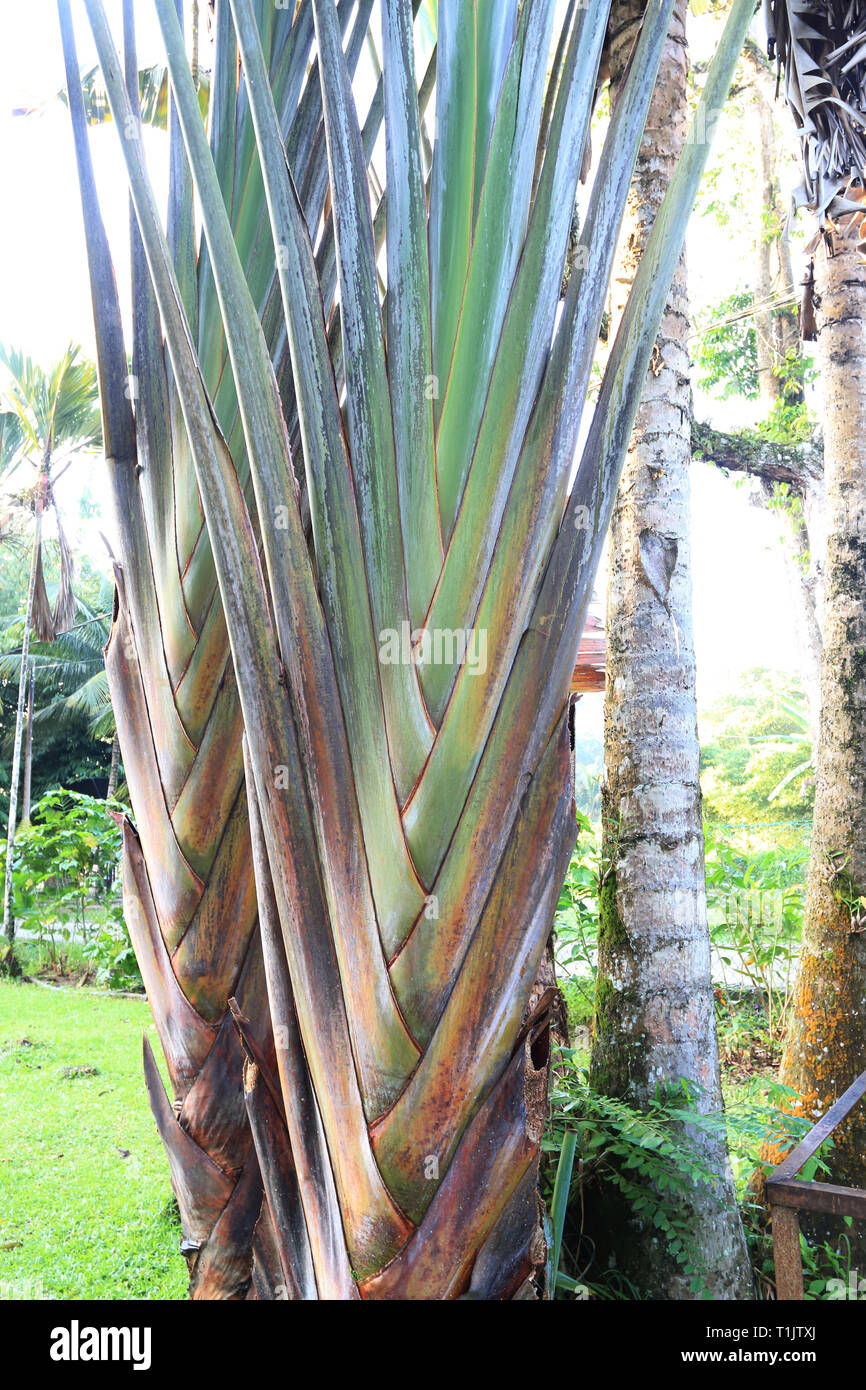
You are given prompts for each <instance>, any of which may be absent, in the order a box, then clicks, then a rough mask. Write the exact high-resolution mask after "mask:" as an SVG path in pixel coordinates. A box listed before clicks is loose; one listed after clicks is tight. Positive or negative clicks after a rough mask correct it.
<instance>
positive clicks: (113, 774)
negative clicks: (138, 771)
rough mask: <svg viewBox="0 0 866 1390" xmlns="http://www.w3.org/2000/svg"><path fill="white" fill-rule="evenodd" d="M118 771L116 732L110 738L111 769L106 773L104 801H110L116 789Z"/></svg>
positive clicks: (118, 752)
mask: <svg viewBox="0 0 866 1390" xmlns="http://www.w3.org/2000/svg"><path fill="white" fill-rule="evenodd" d="M119 773H120V741H119V739H118V737H117V734H115V735H114V738H113V739H112V740H111V770H110V772H109V774H108V787H107V788H106V792H105V799H106V801H110V800H111V798H112V797H113V796H114V793H115V792H116V791H117V778H118V775H119Z"/></svg>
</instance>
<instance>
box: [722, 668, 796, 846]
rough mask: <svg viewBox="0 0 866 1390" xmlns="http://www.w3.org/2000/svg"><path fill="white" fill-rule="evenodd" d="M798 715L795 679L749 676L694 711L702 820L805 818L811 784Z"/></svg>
mask: <svg viewBox="0 0 866 1390" xmlns="http://www.w3.org/2000/svg"><path fill="white" fill-rule="evenodd" d="M805 710H806V705H805V696H804V694H803V688H802V684H801V682H800V681H799V679H798V678H797V677H796V676H790V675H787V674H784V673H782V672H778V671H768V670H764V669H756V670H752V671H747V672H745V673H744V675H743V677H742V678H741V681H740V684H739V686H738V688H736V689H735V690H732V691H731V692H730V693H729V694H727V695H724V696H722V697H721V698H720V699H717V700H715V701H714V702H713V704H712V705H711V706H710V707H709V708H708V709H706V710H703V711H701V718H700V724H701V744H702V747H701V789H702V791H703V796H704V813H705V815H706V816H707V819H708V820H710V821H722V822H726V823H728V824H737V823H740V822H750V823H759V822H764V823H769V822H775V821H781V820H808V819H810V818H811V814H812V804H813V801H814V784H813V780H812V778H811V776H810V775H809V773H810V768H809V760H810V758H811V743H810V739H809V734H808V724H807V721H806V713H805ZM789 774H795V775H792V776H790V778H789Z"/></svg>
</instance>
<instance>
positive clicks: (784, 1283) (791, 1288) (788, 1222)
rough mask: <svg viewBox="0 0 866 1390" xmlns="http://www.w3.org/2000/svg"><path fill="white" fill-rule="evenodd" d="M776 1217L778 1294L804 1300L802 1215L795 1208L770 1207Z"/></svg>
mask: <svg viewBox="0 0 866 1390" xmlns="http://www.w3.org/2000/svg"><path fill="white" fill-rule="evenodd" d="M770 1214H771V1217H772V1221H773V1262H774V1264H775V1266H776V1298H777V1300H778V1301H779V1302H780V1303H781V1302H787V1303H791V1302H796V1303H802V1302H803V1261H802V1259H801V1258H800V1219H799V1217H798V1215H797V1211H796V1208H794V1207H782V1206H773V1205H771V1207H770Z"/></svg>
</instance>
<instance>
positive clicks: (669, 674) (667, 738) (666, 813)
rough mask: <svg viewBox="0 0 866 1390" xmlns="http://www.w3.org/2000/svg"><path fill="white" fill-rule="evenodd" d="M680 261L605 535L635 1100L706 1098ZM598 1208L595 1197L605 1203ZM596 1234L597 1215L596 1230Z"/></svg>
mask: <svg viewBox="0 0 866 1390" xmlns="http://www.w3.org/2000/svg"><path fill="white" fill-rule="evenodd" d="M686 8H687V5H686V0H678V4H677V5H676V7H675V12H674V19H673V23H672V27H671V30H670V34H669V38H668V42H667V47H666V50H665V54H664V57H663V59H662V69H661V75H660V78H659V82H658V84H657V87H656V92H655V96H654V98H653V105H652V107H651V109H650V116H649V120H648V122H647V132H646V136H645V139H644V143H643V146H642V148H641V153H640V155H639V158H638V164H637V168H636V171H635V176H634V181H633V186H632V193H631V197H630V202H629V209H628V214H627V219H626V224H625V228H624V233H623V237H622V241H621V249H620V253H619V258H618V268H617V272H616V275H615V280H614V293H615V296H616V297H618V300H619V302H618V303H615V304H614V309H615V313H616V312H619V311H621V307H622V302H623V300H624V299H625V297H626V295H627V292H628V287H629V285H630V283H631V281H632V278H633V276H634V270H635V265H636V262H637V260H638V258H639V257H640V254H641V251H642V249H643V247H644V245H645V242H646V238H647V235H648V233H649V229H650V227H651V225H652V222H653V219H654V217H655V215H656V213H657V211H658V208H659V205H660V203H661V199H662V196H663V194H664V189H665V186H666V184H667V181H668V179H669V178H670V176H671V172H672V169H673V167H674V164H675V161H676V159H677V156H678V154H679V152H680V150H681V148H682V145H683V141H684V138H685V132H686V124H687V95H686V73H687V60H686V49H685V16H686ZM642 11H643V6H642V4H640V3H637V0H623V3H620V4H619V5H617V6H616V8H615V11H614V18H613V21H612V23H613V32H614V37H613V40H612V44H611V78H612V82H613V83H614V84H616V83H617V82H618V81H619V79H620V77H621V74H622V72H623V68H624V64H625V61H626V59H627V57H628V51H629V47H630V44H631V41H632V39H633V34H634V26H635V25H636V23H637V22H638V21H639V19H640V17H641V14H642ZM687 336H688V302H687V298H686V271H685V264H684V261H682V260H681V262H680V265H679V268H678V270H677V273H676V276H675V278H674V283H673V287H672V290H671V295H670V299H669V301H668V304H667V308H666V311H665V314H664V317H663V319H662V324H661V329H660V332H659V335H658V339H657V343H656V349H655V353H654V358H653V364H652V368H651V370H650V372H649V374H648V376H647V379H646V385H645V389H644V395H643V400H642V403H641V407H640V410H639V412H638V417H637V421H636V424H635V428H634V432H633V434H632V439H631V445H630V449H629V453H628V457H627V460H626V466H625V469H624V473H623V479H622V481H621V483H620V489H619V494H618V497H617V503H616V508H615V510H614V516H613V521H612V526H611V536H610V560H609V565H610V570H609V576H610V577H609V587H608V610H607V643H608V648H607V650H608V658H607V686H606V699H605V775H604V780H603V784H602V818H603V835H604V850H603V853H604V863H605V864H606V865H608V866H609V867H608V868H607V870H606V874H605V878H604V882H603V886H602V902H601V923H600V928H599V960H598V980H597V994H596V1013H595V1035H594V1041H593V1050H592V1064H591V1073H590V1074H591V1078H592V1081H593V1084H594V1085H595V1086H596V1087H597V1088H598V1089H600V1090H602V1091H603V1092H604V1093H605V1094H607V1095H612V1096H619V1097H625V1098H627V1099H628V1100H629V1102H630V1103H631V1104H634V1105H637V1106H646V1105H647V1104H649V1102H651V1101H652V1099H653V1098H654V1096H655V1093H656V1088H657V1087H658V1086H659V1085H662V1086H664V1085H672V1086H675V1085H676V1084H677V1083H678V1082H679V1080H680V1079H684V1080H686V1081H689V1082H693V1083H698V1085H699V1086H700V1087H701V1092H700V1101H699V1104H700V1108H701V1109H702V1110H703V1111H705V1112H706V1111H711V1112H716V1113H718V1112H720V1111H721V1110H722V1108H723V1104H722V1098H721V1087H720V1078H719V1061H718V1048H717V1042H716V1032H715V1018H714V1001H713V989H712V980H711V976H710V941H709V931H708V925H707V907H706V889H705V880H704V844H703V828H702V822H701V793H700V785H699V781H698V760H699V747H698V734H697V712H696V702H695V665H694V649H693V639H692V612H691V565H690V544H689V526H690V510H689V464H690V462H691V442H690V438H691V436H690V427H691V419H690V391H689V361H688V352H687V348H686V340H687ZM691 1137H692V1139H693V1141H694V1142H695V1144H696V1145H697V1147H698V1148H699V1149H700V1151H701V1153H702V1156H703V1158H704V1160H705V1162H706V1163H707V1164H708V1165H709V1166H710V1167H711V1168H712V1170H713V1171H714V1172H715V1173H716V1174H718V1184H717V1187H716V1188H715V1189H713V1188H712V1187H703V1188H699V1187H696V1188H695V1190H694V1191H693V1192H692V1193H691V1194H690V1196H689V1197H688V1198H687V1199H682V1204H683V1215H685V1216H686V1217H687V1219H688V1222H689V1224H690V1226H691V1227H692V1229H693V1231H694V1235H695V1243H696V1245H697V1246H698V1247H699V1248H700V1250H701V1251H702V1252H703V1256H704V1260H705V1264H706V1272H705V1276H704V1279H705V1286H706V1288H707V1289H708V1290H709V1291H710V1294H711V1296H712V1297H713V1298H716V1299H719V1298H746V1297H749V1296H750V1293H751V1276H750V1272H749V1261H748V1257H747V1253H746V1248H745V1241H744V1237H743V1232H742V1227H741V1223H740V1217H739V1212H738V1209H737V1203H736V1197H735V1194H734V1189H733V1181H732V1177H731V1172H730V1165H729V1163H728V1159H727V1153H726V1147H725V1143H724V1139H723V1138H721V1137H708V1136H706V1135H703V1136H699V1135H697V1134H695V1135H692V1136H691ZM606 1214H607V1215H609V1213H606ZM616 1225H617V1226H618V1228H619V1229H618V1230H616V1231H615V1233H614V1230H611V1229H610V1228H609V1229H608V1233H607V1238H608V1244H609V1247H612V1248H613V1250H614V1251H615V1255H616V1260H617V1263H618V1266H619V1268H620V1269H622V1270H624V1272H625V1273H626V1274H627V1275H628V1276H629V1277H630V1278H631V1279H632V1280H633V1281H634V1282H635V1283H636V1285H637V1286H638V1287H639V1288H640V1289H643V1290H645V1291H652V1292H653V1296H655V1297H665V1298H689V1297H695V1296H700V1295H699V1294H698V1295H695V1294H694V1293H693V1292H691V1289H690V1284H691V1275H690V1274H689V1273H687V1272H684V1271H683V1269H682V1268H681V1267H680V1266H679V1265H677V1263H676V1262H675V1260H674V1259H672V1258H671V1256H670V1254H669V1253H668V1252H667V1250H666V1249H665V1247H664V1244H663V1243H661V1242H660V1241H659V1237H658V1232H657V1231H656V1230H655V1229H652V1228H649V1229H648V1228H646V1227H641V1226H640V1225H639V1223H637V1224H635V1223H633V1224H632V1225H629V1223H628V1222H627V1221H626V1220H624V1219H623V1218H622V1215H621V1214H620V1217H619V1220H618V1221H617V1222H616ZM599 1238H600V1239H602V1235H601V1233H600V1236H599Z"/></svg>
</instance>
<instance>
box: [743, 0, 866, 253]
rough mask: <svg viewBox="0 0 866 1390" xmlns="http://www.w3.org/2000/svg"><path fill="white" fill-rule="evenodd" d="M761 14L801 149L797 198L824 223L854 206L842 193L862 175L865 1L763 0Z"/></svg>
mask: <svg viewBox="0 0 866 1390" xmlns="http://www.w3.org/2000/svg"><path fill="white" fill-rule="evenodd" d="M764 16H765V21H766V25H767V35H768V41H769V54H770V57H771V58H773V57H775V58H776V59H777V61H778V64H779V71H780V74H781V73H782V71H784V81H785V96H786V98H787V102H788V106H789V108H790V111H791V114H792V115H793V117H794V122H795V124H796V127H797V133H798V135H799V138H800V145H801V149H802V157H803V171H802V172H803V182H802V185H801V187H800V188H799V190H798V191H797V194H796V195H795V201H796V202H797V204H798V205H799V206H805V207H808V208H810V209H811V210H812V211H813V212H814V213H815V214H816V215H817V217H818V219H819V222H820V223H821V225H822V226H824V225H825V224H826V222H827V220H828V219H830V220H831V221H832V220H835V219H836V218H838V217H839V216H840V215H842V214H844V213H845V212H856V211H858V210H859V208H858V205H857V204H856V203H853V202H852V200H851V199H850V198H848V197H847V196H846V194H847V192H848V189H849V186H850V185H851V184H852V182H853V183H854V184H862V183H863V181H864V175H866V114H864V113H866V0H764Z"/></svg>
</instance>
